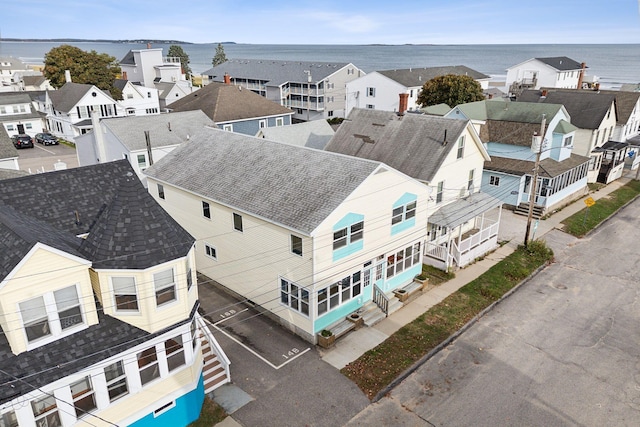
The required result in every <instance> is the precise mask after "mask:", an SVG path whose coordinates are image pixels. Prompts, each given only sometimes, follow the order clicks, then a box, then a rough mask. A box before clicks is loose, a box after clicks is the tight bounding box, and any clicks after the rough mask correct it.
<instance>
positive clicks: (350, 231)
mask: <svg viewBox="0 0 640 427" xmlns="http://www.w3.org/2000/svg"><path fill="white" fill-rule="evenodd" d="M363 248H364V215H360V214H354V213H349V214H347V215H345V217H344V218H342V219H341V220H340V221H338V222H337V223H336V224H335V225H334V226H333V261H337V260H339V259H342V258H344V257H346V256H349V255H351V254H353V253H356V252H358V251H361V250H362V249H363Z"/></svg>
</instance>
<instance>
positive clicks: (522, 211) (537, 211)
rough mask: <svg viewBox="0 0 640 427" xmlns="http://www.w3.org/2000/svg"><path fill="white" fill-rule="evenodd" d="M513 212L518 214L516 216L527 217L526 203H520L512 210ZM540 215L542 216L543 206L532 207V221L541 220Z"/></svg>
mask: <svg viewBox="0 0 640 427" xmlns="http://www.w3.org/2000/svg"><path fill="white" fill-rule="evenodd" d="M513 212H514V213H516V214H518V215H524V216H529V203H527V202H523V203H520V204H519V205H518V206H517V207H516V208H515V209H514V211H513ZM542 215H544V207H543V206H538V205H533V218H534V219H540V218H542Z"/></svg>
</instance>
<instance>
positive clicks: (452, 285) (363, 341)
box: [319, 171, 635, 369]
mask: <svg viewBox="0 0 640 427" xmlns="http://www.w3.org/2000/svg"><path fill="white" fill-rule="evenodd" d="M633 176H635V171H634V172H629V171H627V172H626V174H625V176H624V177H623V178H621V179H618V180H616V181H614V182H612V183H610V184H609V185H607V186H606V187H604V188H601V189H600V190H598V191H596V192H593V193H590V194H588V195H586V196H584V197H583V198H581V199H579V200H577V201H575V202H574V203H572V204H571V205H569V206H567V207H565V208H563V209H562V210H560V211H558V212H556V213H554V214H553V215H551V216H550V217H549V218H547V219H544V220H540V221H539V222H538V224H537V225H536V221H535V220H534V223H533V226H532V230H535V231H534V234H533V237H534V239H535V238H540V237H542V236H544V235H545V234H547V233H548V232H549V231H551V230H553V229H554V228H558V229H560V228H562V224H561V222H562V221H563V220H565V219H566V218H568V217H570V216H571V215H573V214H574V213H576V212H579V211H580V210H581V209H583V208H584V207H585V203H584V200H585V199H586V198H587V197H592V198H593V199H594V200H598V199H601V198H603V197H606V196H608V195H609V194H610V193H611V192H612V191H615V190H617V189H618V188H620V187H622V186H623V185H625V184H626V183H627V182H629V181H630V180H631V179H632V178H633ZM526 225H527V218H526V217H525V216H521V215H516V214H514V213H513V212H511V211H508V210H505V209H503V210H502V219H501V223H500V231H499V234H498V240H499V241H508V243H507V244H506V245H503V246H501V247H500V248H498V249H497V250H496V251H494V252H492V253H491V254H489V255H488V256H486V257H485V258H484V259H483V260H481V261H478V262H476V263H474V264H472V265H470V266H468V267H465V268H464V269H461V270H458V271H456V277H455V278H454V279H452V280H449V281H448V282H445V283H443V284H441V285H439V286H437V287H436V288H434V289H431V290H429V291H427V292H425V293H423V294H421V295H420V296H419V297H417V298H416V299H414V300H413V301H411V302H410V303H408V304H406V305H405V306H404V307H403V308H402V309H400V310H398V311H397V312H395V313H393V314H392V315H390V316H389V317H387V318H385V319H383V320H382V321H380V322H379V323H377V324H376V325H374V326H373V327H371V328H361V329H359V330H357V331H354V332H351V333H349V334H347V335H345V336H344V337H342V338H340V339H339V340H337V341H336V343H335V345H334V347H332V348H330V349H326V350H325V349H320V350H319V351H320V354H321V356H322V359H323V360H324V361H325V362H327V363H329V364H331V365H332V366H334V367H336V368H337V369H342V368H343V367H344V366H346V365H347V364H348V363H350V362H352V361H354V360H356V359H357V358H358V357H360V356H361V355H362V354H364V353H365V352H366V351H367V350H370V349H372V348H374V347H375V346H377V345H378V344H380V343H381V342H383V341H384V340H386V339H387V338H388V337H389V336H390V335H392V334H393V333H394V332H396V331H397V330H398V329H400V328H401V327H402V326H404V325H406V324H407V323H409V322H411V321H413V320H414V319H415V318H417V317H418V316H420V315H421V314H422V313H424V312H425V311H427V310H428V309H430V308H431V307H433V306H434V305H436V304H438V303H439V302H440V301H442V300H444V299H445V298H446V297H448V296H449V295H451V294H452V293H454V292H456V291H457V290H458V289H460V288H461V287H462V286H464V285H466V284H467V283H469V282H471V281H472V280H474V279H475V278H476V277H478V276H480V275H481V274H482V273H484V272H485V271H487V270H488V269H489V268H491V267H492V266H493V265H495V264H497V263H498V262H500V261H501V260H503V259H504V258H505V257H506V256H507V255H509V254H511V253H512V252H513V251H514V250H515V249H516V248H517V247H518V245H521V244H522V243H523V242H524V232H525V229H526ZM532 240H533V239H532Z"/></svg>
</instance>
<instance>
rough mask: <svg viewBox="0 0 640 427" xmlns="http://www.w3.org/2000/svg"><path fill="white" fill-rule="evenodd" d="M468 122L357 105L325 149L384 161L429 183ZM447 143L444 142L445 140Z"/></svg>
mask: <svg viewBox="0 0 640 427" xmlns="http://www.w3.org/2000/svg"><path fill="white" fill-rule="evenodd" d="M468 124H469V122H468V121H467V120H457V119H449V118H443V117H437V116H426V115H421V114H405V115H404V116H403V117H399V116H398V115H397V114H396V113H393V112H389V111H378V110H368V109H360V108H354V109H353V110H351V113H349V117H348V118H347V119H346V120H345V121H344V122H342V124H341V125H340V127H339V128H338V131H337V132H336V134H335V135H334V137H333V138H332V139H331V142H329V145H327V147H326V150H327V151H332V152H336V153H342V154H347V155H349V156H354V157H360V158H364V159H370V160H375V161H378V162H382V163H385V164H387V165H389V166H391V167H392V168H395V169H397V170H399V171H400V172H403V173H405V174H407V175H409V176H410V177H413V178H415V179H418V180H420V181H425V182H430V181H431V180H432V179H433V177H434V176H435V174H436V173H437V172H438V170H439V169H440V166H441V165H442V163H443V161H444V159H445V158H446V156H447V155H448V154H449V152H450V151H451V150H452V149H455V148H456V141H457V140H458V138H459V137H460V135H462V133H463V131H464V130H465V128H466V127H467V125H468ZM445 135H446V140H447V143H446V144H443V142H444V140H445Z"/></svg>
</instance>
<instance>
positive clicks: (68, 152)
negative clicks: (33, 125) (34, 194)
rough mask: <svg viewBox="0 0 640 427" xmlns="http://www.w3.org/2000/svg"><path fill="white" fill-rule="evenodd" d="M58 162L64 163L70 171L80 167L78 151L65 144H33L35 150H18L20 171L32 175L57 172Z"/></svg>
mask: <svg viewBox="0 0 640 427" xmlns="http://www.w3.org/2000/svg"><path fill="white" fill-rule="evenodd" d="M58 162H64V163H65V164H66V166H67V168H68V169H70V168H75V167H78V157H77V156H76V149H75V148H74V147H70V146H68V145H65V144H58V145H47V146H44V145H42V144H38V143H37V142H36V143H34V144H33V148H22V149H20V150H18V164H19V165H20V170H23V171H27V172H30V173H38V172H48V171H52V170H55V165H56V163H58Z"/></svg>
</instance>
